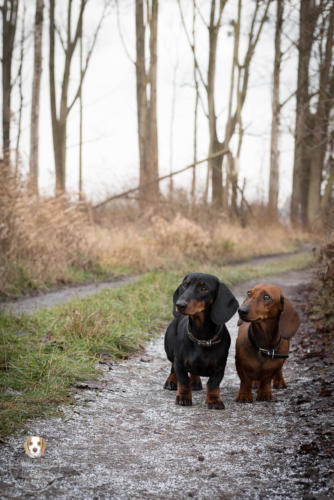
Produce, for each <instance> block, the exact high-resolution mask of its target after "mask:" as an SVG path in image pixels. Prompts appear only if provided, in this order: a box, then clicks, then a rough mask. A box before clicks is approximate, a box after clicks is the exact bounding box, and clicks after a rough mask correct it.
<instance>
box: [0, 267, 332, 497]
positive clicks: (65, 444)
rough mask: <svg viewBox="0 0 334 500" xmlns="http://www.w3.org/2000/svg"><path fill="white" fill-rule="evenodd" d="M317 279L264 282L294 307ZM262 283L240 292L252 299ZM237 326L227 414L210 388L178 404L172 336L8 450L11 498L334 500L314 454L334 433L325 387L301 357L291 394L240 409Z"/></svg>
mask: <svg viewBox="0 0 334 500" xmlns="http://www.w3.org/2000/svg"><path fill="white" fill-rule="evenodd" d="M310 279H311V271H310V270H307V271H305V270H304V271H299V272H291V273H287V274H285V275H282V276H274V277H270V278H269V277H268V278H266V279H265V281H266V282H270V283H275V284H278V285H280V286H281V287H282V289H283V291H284V293H285V294H286V295H287V296H289V298H292V300H293V295H294V294H295V293H298V287H300V286H303V285H305V286H306V284H307V283H308V282H309V281H310ZM251 285H252V283H244V284H242V285H240V286H238V287H235V288H234V293H235V294H236V295H237V296H238V297H239V298H240V299H241V298H242V297H243V296H244V294H245V292H246V290H247V289H248V288H249V287H250V286H251ZM236 322H237V316H235V317H234V318H233V319H232V320H231V321H230V322H229V323H228V325H227V326H228V329H229V331H230V333H231V336H232V344H231V350H230V354H229V359H228V364H227V369H226V375H225V377H224V380H223V383H222V386H221V392H222V397H223V400H224V402H225V406H226V409H225V410H222V411H217V410H208V409H207V408H206V405H205V391H200V392H195V393H194V394H193V406H192V407H180V406H176V405H175V404H174V399H175V392H170V391H166V390H163V388H162V387H163V383H164V381H165V379H166V377H167V375H168V373H169V363H168V362H167V360H166V357H165V353H164V350H163V333H162V335H161V336H160V337H159V338H157V339H155V340H154V341H152V342H150V343H149V344H148V345H147V346H146V351H145V352H141V353H138V354H136V355H135V356H133V357H131V358H130V359H128V360H126V361H123V362H120V363H115V364H114V365H113V366H112V369H111V370H108V368H107V367H106V370H105V371H104V372H103V373H102V376H101V381H100V382H99V383H98V384H97V386H96V387H99V388H100V390H97V389H96V390H94V389H93V387H94V384H93V385H91V386H90V389H88V390H87V389H82V390H80V389H76V391H77V392H76V394H75V398H76V400H77V404H76V405H74V406H67V407H64V408H63V418H50V419H48V420H34V421H32V422H31V423H30V425H28V428H27V429H26V432H25V433H24V434H22V436H19V437H17V436H16V437H11V438H10V439H9V441H8V442H7V443H5V444H3V446H2V452H1V455H0V492H1V498H8V499H9V498H10V499H11V498H41V499H44V498H46V499H47V498H56V499H72V498H73V499H74V498H76V499H77V498H80V499H109V498H111V499H171V500H172V499H185V498H196V499H207V500H211V499H276V498H277V499H278V498H282V499H283V498H284V499H286V498H289V499H290V498H291V499H312V498H317V499H320V498H333V486H334V471H333V470H332V469H331V466H329V463H328V459H326V457H323V456H321V453H319V452H317V449H316V448H314V446H313V445H312V443H314V442H316V440H317V439H318V435H319V432H321V430H322V429H323V431H324V432H327V430H328V427H330V426H332V427H331V428H332V429H333V423H334V419H333V416H334V414H333V409H332V408H331V407H330V405H328V398H327V399H326V401H325V403H324V402H323V400H321V401H322V406H320V408H321V410H320V411H319V404H318V403H319V401H318V400H319V388H318V387H317V384H316V383H313V381H312V379H311V375H310V372H309V368H308V366H307V365H305V366H304V365H303V364H301V363H298V359H296V358H295V356H294V354H293V353H292V356H291V357H290V358H289V360H288V361H287V363H286V365H285V379H286V381H287V383H288V388H287V389H286V390H281V391H274V397H275V399H274V401H273V402H268V403H267V402H257V403H253V404H246V405H240V404H237V403H236V402H235V401H234V397H235V395H236V393H237V390H238V382H239V381H238V376H237V374H236V371H235V367H234V344H235V337H236V330H237V328H236ZM296 341H298V338H297V340H296ZM305 395H307V397H306V396H305ZM301 397H302V398H304V399H300V398H301ZM298 398H299V399H298ZM305 398H306V399H305ZM323 399H324V398H323ZM298 401H299V402H298ZM319 429H320V431H319ZM36 434H38V435H41V436H43V437H44V438H45V439H46V441H47V446H48V447H47V450H46V452H45V455H44V457H42V458H40V459H34V460H33V459H31V458H29V457H27V455H25V454H24V451H23V441H24V440H25V438H26V436H28V435H36ZM312 446H313V448H312ZM314 450H315V451H316V453H314Z"/></svg>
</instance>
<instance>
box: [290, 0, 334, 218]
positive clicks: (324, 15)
mask: <svg viewBox="0 0 334 500" xmlns="http://www.w3.org/2000/svg"><path fill="white" fill-rule="evenodd" d="M299 27H300V29H299V41H298V79H297V92H296V96H297V105H296V125H295V153H294V171H293V190H292V196H291V220H292V222H294V223H296V222H298V223H302V225H303V226H305V227H308V226H313V225H314V223H319V222H320V218H321V212H322V211H323V210H322V207H323V205H324V203H323V202H322V199H321V198H322V190H321V187H322V181H323V180H324V177H325V176H324V174H325V171H326V165H329V169H331V162H327V161H326V156H327V151H328V149H329V150H330V154H331V151H332V147H331V146H330V142H331V140H332V139H331V133H330V129H331V127H330V123H331V119H330V116H331V112H332V110H333V107H334V53H333V49H334V4H333V2H332V1H331V0H322V1H321V2H315V0H312V1H311V0H310V1H307V2H306V1H305V2H301V3H300V15H299ZM315 68H317V70H316V72H317V78H314V77H312V78H311V76H310V75H311V72H312V73H313V72H314V70H315ZM331 179H332V177H331V175H330V174H329V177H328V179H327V181H328V182H329V183H330V182H331ZM329 190H330V188H329V186H328V184H327V186H325V189H324V196H325V198H326V199H330V196H329V198H328V194H329Z"/></svg>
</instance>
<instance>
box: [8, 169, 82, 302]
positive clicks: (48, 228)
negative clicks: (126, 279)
mask: <svg viewBox="0 0 334 500" xmlns="http://www.w3.org/2000/svg"><path fill="white" fill-rule="evenodd" d="M0 212H1V214H2V217H1V224H0V290H1V293H2V294H7V293H10V291H11V290H12V289H13V287H15V284H17V283H18V282H19V281H20V280H21V281H22V280H25V281H28V282H29V283H26V286H27V287H28V288H31V289H33V288H38V287H40V285H41V284H42V283H47V282H51V283H53V282H55V281H56V280H61V279H62V278H63V277H64V275H65V272H66V269H67V268H68V266H69V265H71V264H73V263H75V262H76V261H77V260H78V258H79V256H80V255H81V254H85V252H86V249H87V241H86V237H85V226H87V223H88V222H87V216H85V213H84V211H83V207H80V206H78V205H77V204H76V205H75V204H73V203H70V202H69V201H68V199H66V197H64V196H61V197H56V198H38V197H36V196H32V195H29V194H28V192H27V190H26V189H25V188H24V186H23V185H21V184H20V183H19V182H17V181H15V180H14V179H13V178H11V177H10V176H7V178H6V182H2V184H1V187H0Z"/></svg>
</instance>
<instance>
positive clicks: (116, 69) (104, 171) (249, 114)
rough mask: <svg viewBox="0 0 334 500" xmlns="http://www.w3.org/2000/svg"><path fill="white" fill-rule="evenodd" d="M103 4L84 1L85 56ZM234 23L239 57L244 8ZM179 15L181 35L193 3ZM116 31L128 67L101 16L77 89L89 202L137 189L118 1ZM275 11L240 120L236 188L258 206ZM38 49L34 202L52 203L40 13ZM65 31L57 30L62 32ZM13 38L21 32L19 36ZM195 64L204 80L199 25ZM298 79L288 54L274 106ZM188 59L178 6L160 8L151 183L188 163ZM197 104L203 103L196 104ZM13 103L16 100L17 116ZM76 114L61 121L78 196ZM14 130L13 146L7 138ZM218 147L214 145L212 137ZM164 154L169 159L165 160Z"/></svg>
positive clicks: (286, 121) (223, 57)
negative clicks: (238, 26) (155, 164)
mask: <svg viewBox="0 0 334 500" xmlns="http://www.w3.org/2000/svg"><path fill="white" fill-rule="evenodd" d="M25 3H26V6H27V30H29V29H31V23H32V21H33V16H34V8H35V1H34V0H26V2H25ZM103 3H104V1H103V0H90V1H89V3H88V7H87V11H86V14H85V18H84V27H85V33H86V39H85V46H86V47H88V45H89V43H90V41H91V39H92V36H93V32H94V28H95V26H96V25H97V23H98V21H99V16H100V15H101V11H102V6H103ZM66 4H67V2H66V1H65V0H59V1H58V2H57V8H58V13H57V15H58V19H59V22H60V24H62V22H63V23H64V16H65V12H66V9H65V7H66ZM199 4H200V8H201V11H202V13H203V15H204V16H205V17H206V18H207V19H208V14H209V8H210V2H209V1H208V0H200V2H199ZM236 4H237V1H236V0H229V1H228V3H227V6H226V8H225V10H224V13H223V26H222V29H221V35H220V38H219V43H218V52H217V83H216V98H217V103H218V105H217V112H218V116H219V124H220V125H221V127H220V128H221V131H222V132H223V129H224V123H225V119H226V112H227V99H228V89H229V80H230V71H231V56H232V44H233V37H232V36H229V34H230V32H231V27H230V21H231V20H232V19H233V18H234V16H235V8H236ZM244 4H245V5H246V6H245V7H244V11H243V22H242V33H243V38H242V41H243V42H242V46H241V49H242V47H244V45H245V42H246V35H247V31H248V27H249V19H250V12H249V9H251V8H252V6H253V2H252V1H247V2H244ZM182 5H183V9H184V14H185V18H186V22H187V23H188V26H189V29H190V27H191V20H192V0H182ZM119 6H120V25H121V31H122V35H123V39H124V41H125V44H126V46H127V49H128V52H129V54H130V56H131V58H132V61H131V60H130V58H129V57H128V56H127V54H126V52H125V50H124V46H123V44H122V41H121V37H120V33H119V28H118V23H117V15H116V8H115V6H114V4H113V6H112V7H111V8H110V9H109V13H108V16H106V18H105V19H104V23H103V26H102V29H101V31H100V34H99V38H98V41H97V44H96V47H95V51H94V53H93V56H92V59H91V63H90V66H89V69H88V73H87V77H86V80H85V84H84V90H83V100H84V147H83V184H84V192H85V193H86V195H87V196H88V198H89V199H92V200H94V201H96V200H100V199H103V198H104V197H105V196H106V195H107V194H112V193H118V192H121V191H122V190H124V189H126V188H129V187H133V186H136V185H137V183H138V143H137V123H136V100H135V97H136V87H135V85H136V82H135V67H134V64H133V60H134V57H135V17H134V16H135V9H134V0H119ZM275 7H276V4H275V2H274V3H273V5H272V6H271V9H270V19H269V21H268V22H267V23H266V24H265V27H264V30H263V34H262V36H261V39H260V42H259V45H258V47H257V50H256V55H255V57H254V59H253V62H252V66H251V77H250V82H249V92H248V95H247V101H246V105H245V108H244V112H243V123H244V126H245V128H246V133H245V138H244V142H243V148H242V155H241V160H240V165H239V169H240V179H243V178H244V177H245V178H246V181H247V184H246V186H247V188H246V195H247V197H248V199H254V198H260V199H266V197H267V191H268V175H269V150H270V123H271V91H272V90H271V89H272V70H273V54H274V20H275V10H276V8H275ZM297 15H298V12H297V11H296V10H292V11H291V10H289V13H288V16H287V17H288V20H287V23H288V24H287V26H286V29H287V31H288V32H289V36H288V37H284V39H283V50H285V49H286V48H287V47H289V46H290V45H291V41H290V40H289V37H291V38H292V37H295V36H296V30H297V21H296V20H297ZM45 21H46V23H45V25H44V39H43V75H42V94H41V121H40V178H39V185H40V188H41V190H42V192H45V193H52V191H53V188H54V159H53V149H52V134H51V121H50V112H49V108H50V105H49V93H48V88H49V77H48V43H49V35H48V8H46V9H45ZM63 25H64V24H63ZM19 29H20V28H19ZM197 37H198V39H197V45H198V57H199V60H200V62H201V67H202V72H203V74H205V73H206V69H207V53H208V36H207V29H206V28H205V26H204V25H203V23H202V21H201V20H200V19H198V21H197ZM32 64H33V50H32V38H31V37H30V40H29V49H27V53H26V59H25V62H24V95H25V109H24V117H23V134H22V142H21V153H22V161H23V167H24V169H25V170H26V168H27V163H28V157H29V119H30V103H31V78H32ZM56 65H57V68H56V72H57V75H58V84H59V82H60V77H61V75H62V70H63V59H62V54H61V50H60V48H59V50H58V55H57V58H56ZM78 75H79V68H78V54H76V56H75V64H74V66H73V72H72V76H71V90H72V92H73V91H74V89H75V86H76V84H77V82H78ZM174 76H175V81H176V87H175V92H176V101H175V121H174V126H173V129H172V132H171V110H172V97H173V79H174ZM296 76H297V56H296V53H295V51H294V50H289V52H288V54H287V56H286V60H285V63H284V67H283V74H282V85H281V100H282V101H283V100H284V99H285V98H286V97H287V96H289V95H290V94H291V92H293V90H294V87H295V83H296ZM192 78H193V67H192V54H191V51H190V49H189V46H188V43H187V40H186V37H185V34H184V30H183V27H182V25H181V22H180V16H179V10H178V6H177V1H176V0H160V2H159V24H158V134H159V173H160V175H164V174H165V173H168V172H169V169H170V162H171V161H172V166H173V169H174V170H176V169H179V168H182V167H184V166H186V165H187V164H189V163H191V162H192V155H193V115H194V111H193V110H194V89H193V87H192V84H193V80H192ZM203 96H204V94H203ZM15 106H16V107H17V100H16V99H15V98H14V101H13V108H14V112H15ZM294 108H295V101H294V99H291V100H290V101H289V103H288V104H287V105H286V106H285V108H284V112H283V123H282V136H281V142H280V154H281V156H280V157H281V161H280V169H281V170H280V176H281V182H280V204H281V205H282V204H283V203H284V202H285V200H286V198H287V196H288V195H289V194H290V192H291V183H292V161H293V138H292V134H291V132H292V131H293V128H294ZM78 118H79V108H78V106H76V107H74V108H73V110H72V111H71V114H70V117H69V126H68V156H67V179H66V183H67V189H68V191H70V192H73V193H75V192H77V190H78V141H79V121H78ZM15 132H16V131H15V128H14V127H13V131H12V139H13V138H15ZM220 139H222V135H221V136H220ZM171 145H172V151H173V155H172V158H171V155H170V150H171ZM207 151H208V124H207V119H206V118H205V116H204V115H203V113H202V112H201V113H200V119H199V134H198V157H199V158H205V157H206V156H207ZM205 170H206V167H205V165H201V166H198V167H197V171H198V178H199V182H198V195H200V193H201V190H202V188H203V180H204V177H205ZM190 175H191V174H190V173H185V174H181V175H180V176H176V177H175V183H176V185H177V186H178V187H182V188H184V189H185V190H186V191H187V192H188V191H189V188H190Z"/></svg>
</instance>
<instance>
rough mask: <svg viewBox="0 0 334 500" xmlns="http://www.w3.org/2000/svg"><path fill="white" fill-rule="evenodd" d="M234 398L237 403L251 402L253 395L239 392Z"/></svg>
mask: <svg viewBox="0 0 334 500" xmlns="http://www.w3.org/2000/svg"><path fill="white" fill-rule="evenodd" d="M235 400H236V402H237V403H253V396H252V395H251V394H245V393H240V392H239V393H238V395H237V397H236V398H235Z"/></svg>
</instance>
